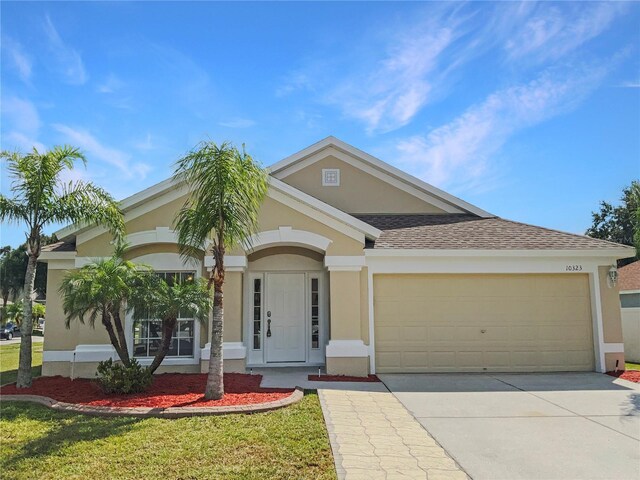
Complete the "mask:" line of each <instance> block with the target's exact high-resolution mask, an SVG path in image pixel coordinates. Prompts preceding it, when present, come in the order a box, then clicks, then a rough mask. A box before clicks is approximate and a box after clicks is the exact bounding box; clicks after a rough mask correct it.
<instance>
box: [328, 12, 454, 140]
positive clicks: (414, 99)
mask: <svg viewBox="0 0 640 480" xmlns="http://www.w3.org/2000/svg"><path fill="white" fill-rule="evenodd" d="M459 27H460V24H459V22H458V21H456V20H455V19H449V22H444V21H443V19H441V18H438V17H437V18H435V19H431V20H429V21H428V22H425V23H423V24H420V25H419V26H416V27H414V28H410V29H408V30H407V31H406V32H404V33H403V34H401V35H399V36H397V37H394V38H392V39H391V40H390V42H389V43H388V45H387V47H386V51H384V55H383V57H382V58H379V59H378V60H377V61H376V62H375V64H374V65H372V66H371V67H370V68H366V69H364V71H362V72H360V73H358V74H355V75H351V76H349V77H348V78H347V79H345V80H344V81H343V82H339V84H338V86H337V88H335V89H334V90H333V91H331V92H330V93H329V94H328V96H327V98H328V101H329V103H332V104H336V105H340V106H341V108H342V109H343V111H344V113H345V114H346V115H347V116H349V117H353V118H356V119H359V120H362V121H363V122H364V123H365V125H366V126H367V130H368V131H369V132H373V131H390V130H394V129H397V128H399V127H402V126H404V125H406V124H407V123H409V122H410V121H411V120H412V119H413V117H414V116H415V115H416V114H417V113H418V112H419V111H420V109H422V108H423V107H424V106H425V105H426V104H427V103H428V102H429V101H430V99H431V96H432V93H433V90H434V88H437V87H438V86H439V85H440V83H441V82H442V80H443V75H442V72H443V71H444V70H445V68H444V67H442V61H443V57H444V56H445V52H446V50H447V49H448V48H449V47H450V46H451V45H452V43H453V42H454V41H456V40H457V38H458V37H459V35H460V34H461V32H460V31H459ZM441 67H442V68H441Z"/></svg>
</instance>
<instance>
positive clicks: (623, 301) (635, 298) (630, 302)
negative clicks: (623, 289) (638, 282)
mask: <svg viewBox="0 0 640 480" xmlns="http://www.w3.org/2000/svg"><path fill="white" fill-rule="evenodd" d="M620 305H621V306H622V308H637V307H640V293H622V294H620Z"/></svg>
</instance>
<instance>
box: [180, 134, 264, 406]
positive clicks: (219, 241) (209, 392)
mask: <svg viewBox="0 0 640 480" xmlns="http://www.w3.org/2000/svg"><path fill="white" fill-rule="evenodd" d="M174 178H175V179H176V180H178V181H181V182H185V183H186V184H187V185H188V186H189V188H190V191H191V194H190V196H189V198H188V200H187V201H186V203H185V205H184V207H183V208H182V209H181V210H180V211H179V212H178V215H177V218H176V231H177V232H178V242H179V247H180V252H181V253H182V254H183V256H185V257H194V256H198V255H200V254H201V251H202V249H203V248H204V247H205V244H206V243H207V240H209V241H210V242H209V247H207V251H206V253H205V254H209V255H212V256H213V258H214V260H215V265H214V267H213V269H211V273H210V275H209V281H208V288H209V289H211V286H213V290H214V304H213V320H212V322H211V357H210V359H209V375H208V377H207V386H206V388H205V397H206V398H207V399H214V400H218V399H220V398H222V396H223V395H224V376H223V363H222V332H223V319H224V307H223V287H224V278H225V267H224V256H225V252H226V251H227V249H229V250H231V249H233V248H234V247H238V246H246V245H245V244H246V242H247V240H248V238H249V237H250V236H251V235H253V234H254V233H256V232H257V230H258V212H259V210H260V206H261V205H262V201H263V200H264V198H265V196H266V194H267V189H268V177H267V173H266V171H265V170H264V169H263V168H262V167H260V165H258V164H257V163H256V162H255V161H254V160H253V158H251V156H250V155H248V154H247V153H245V151H244V149H243V150H242V151H240V150H238V149H237V148H236V147H234V146H233V145H231V144H229V143H223V144H221V145H216V144H215V143H214V142H202V143H200V144H199V145H197V146H196V148H195V149H194V150H193V151H191V152H190V153H188V154H187V155H186V156H184V157H183V158H181V159H180V160H178V162H177V163H176V170H175V172H174Z"/></svg>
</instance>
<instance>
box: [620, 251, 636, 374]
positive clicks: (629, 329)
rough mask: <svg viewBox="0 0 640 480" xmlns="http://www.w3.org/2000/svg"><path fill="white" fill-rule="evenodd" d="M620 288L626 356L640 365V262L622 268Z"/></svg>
mask: <svg viewBox="0 0 640 480" xmlns="http://www.w3.org/2000/svg"><path fill="white" fill-rule="evenodd" d="M618 287H619V288H620V307H621V308H622V337H623V338H624V351H625V356H626V359H627V361H628V362H635V363H640V261H635V262H633V263H630V264H628V265H625V266H624V267H622V268H620V270H619V271H618Z"/></svg>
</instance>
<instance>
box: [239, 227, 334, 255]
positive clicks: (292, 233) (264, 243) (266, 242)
mask: <svg viewBox="0 0 640 480" xmlns="http://www.w3.org/2000/svg"><path fill="white" fill-rule="evenodd" d="M331 242H332V240H331V239H329V238H326V237H323V236H322V235H318V234H317V233H313V232H307V231H305V230H294V229H293V228H292V227H285V226H281V227H279V228H278V230H267V231H264V232H259V233H257V234H255V235H253V236H251V237H250V238H249V239H248V240H247V242H246V244H247V245H246V249H247V250H249V251H258V250H262V249H264V248H269V247H273V246H277V245H289V246H296V245H302V246H305V247H310V248H311V249H313V250H318V251H320V252H326V251H327V248H329V245H330V244H331Z"/></svg>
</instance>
